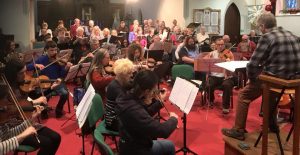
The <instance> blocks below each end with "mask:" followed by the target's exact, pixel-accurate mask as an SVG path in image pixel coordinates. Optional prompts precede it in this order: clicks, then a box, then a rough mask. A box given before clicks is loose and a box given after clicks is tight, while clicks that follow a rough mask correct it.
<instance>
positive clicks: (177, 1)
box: [110, 0, 185, 26]
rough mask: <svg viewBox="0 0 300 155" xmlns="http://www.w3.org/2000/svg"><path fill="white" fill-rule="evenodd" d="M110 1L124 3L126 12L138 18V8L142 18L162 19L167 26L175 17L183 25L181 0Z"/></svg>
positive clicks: (111, 0)
mask: <svg viewBox="0 0 300 155" xmlns="http://www.w3.org/2000/svg"><path fill="white" fill-rule="evenodd" d="M110 2H111V3H125V4H126V5H125V10H126V12H127V13H130V12H131V10H132V13H133V15H134V18H138V11H139V9H141V10H142V14H143V19H149V18H151V19H153V20H156V19H159V20H164V21H165V22H166V25H167V26H171V24H172V21H173V19H177V21H178V24H179V25H185V21H184V18H183V0H137V2H133V3H127V2H126V0H110Z"/></svg>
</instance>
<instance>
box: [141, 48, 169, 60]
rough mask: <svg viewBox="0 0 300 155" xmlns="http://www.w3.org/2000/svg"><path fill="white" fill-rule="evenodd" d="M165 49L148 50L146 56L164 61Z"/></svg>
mask: <svg viewBox="0 0 300 155" xmlns="http://www.w3.org/2000/svg"><path fill="white" fill-rule="evenodd" d="M163 55H164V50H146V51H145V53H144V58H146V59H147V58H153V59H154V60H155V61H156V62H157V61H162V58H163Z"/></svg>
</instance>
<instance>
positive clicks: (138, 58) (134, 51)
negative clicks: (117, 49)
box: [126, 43, 149, 71]
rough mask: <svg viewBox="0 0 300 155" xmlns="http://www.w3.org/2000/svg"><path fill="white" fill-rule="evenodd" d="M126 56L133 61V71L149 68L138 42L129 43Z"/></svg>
mask: <svg viewBox="0 0 300 155" xmlns="http://www.w3.org/2000/svg"><path fill="white" fill-rule="evenodd" d="M126 57H127V58H128V59H129V60H130V61H132V62H133V64H134V68H135V71H139V70H141V69H149V67H148V66H147V63H146V61H147V60H145V59H144V53H143V49H142V47H141V46H140V45H139V44H135V43H133V44H130V45H129V46H128V50H127V55H126Z"/></svg>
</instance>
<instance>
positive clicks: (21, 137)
mask: <svg viewBox="0 0 300 155" xmlns="http://www.w3.org/2000/svg"><path fill="white" fill-rule="evenodd" d="M21 64H22V63H21V62H20V61H18V60H11V61H9V62H8V64H7V67H9V69H8V68H6V69H5V73H4V74H5V76H6V78H7V80H8V83H9V84H10V85H11V88H12V90H13V93H14V94H15V95H16V97H17V99H18V101H21V102H19V104H24V102H27V103H29V101H25V100H22V98H20V96H18V93H20V91H18V88H16V86H17V85H18V84H20V83H21V82H22V81H23V80H24V79H22V78H24V74H25V71H26V68H25V65H21ZM14 67H15V68H14ZM0 94H1V95H0V103H4V104H8V103H9V102H10V100H11V96H8V87H7V85H3V84H1V85H0ZM45 101H46V98H45V97H40V98H38V99H35V100H32V101H31V103H33V104H34V105H35V104H37V103H41V102H45ZM41 110H43V108H41V107H40V106H37V108H36V111H34V112H33V114H32V119H30V120H24V122H23V123H22V124H21V125H18V126H15V127H14V128H12V129H8V131H7V130H6V131H5V129H7V125H8V124H15V122H16V121H13V119H10V120H11V121H13V122H11V121H10V120H6V121H5V122H6V124H4V125H1V127H0V142H1V143H0V154H6V153H7V152H9V151H12V150H14V149H16V148H17V147H18V146H19V144H23V145H29V146H32V147H34V148H39V151H38V155H54V154H55V153H56V151H57V149H58V147H59V145H60V141H61V137H60V135H59V134H58V133H57V132H55V131H53V130H51V129H50V128H48V127H46V126H43V125H41V124H37V123H35V122H34V120H35V118H36V117H37V116H38V115H39V114H40V113H41ZM1 119H2V118H1ZM29 122H30V123H29ZM28 124H32V125H33V126H30V125H28ZM3 129H4V130H3ZM7 133H10V134H7ZM35 135H37V137H38V140H39V142H38V140H37V138H36V137H35Z"/></svg>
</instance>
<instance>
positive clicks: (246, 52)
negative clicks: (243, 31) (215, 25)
mask: <svg viewBox="0 0 300 155" xmlns="http://www.w3.org/2000/svg"><path fill="white" fill-rule="evenodd" d="M255 48H256V44H255V43H254V42H253V41H251V40H249V37H248V36H247V35H243V36H242V41H241V42H240V43H239V44H238V47H237V52H240V53H242V56H243V59H246V60H249V59H250V57H251V56H252V54H253V52H254V50H255Z"/></svg>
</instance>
